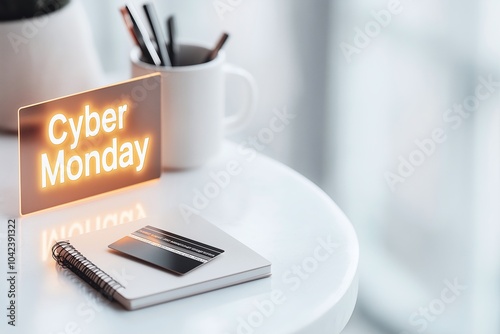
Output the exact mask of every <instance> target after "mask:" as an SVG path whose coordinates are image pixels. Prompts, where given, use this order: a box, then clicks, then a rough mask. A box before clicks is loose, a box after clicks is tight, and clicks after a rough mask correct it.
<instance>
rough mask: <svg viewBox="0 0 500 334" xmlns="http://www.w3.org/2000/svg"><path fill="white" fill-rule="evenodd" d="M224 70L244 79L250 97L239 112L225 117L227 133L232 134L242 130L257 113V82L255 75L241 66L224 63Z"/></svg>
mask: <svg viewBox="0 0 500 334" xmlns="http://www.w3.org/2000/svg"><path fill="white" fill-rule="evenodd" d="M222 70H223V71H224V73H225V74H226V75H228V74H232V75H235V76H237V77H240V78H241V79H243V81H244V82H245V83H246V88H247V91H248V99H247V103H246V106H245V107H244V108H242V109H241V110H240V111H239V112H238V113H237V114H235V115H231V116H227V117H226V118H225V119H224V128H225V130H226V134H232V133H235V132H237V131H239V130H241V129H242V128H243V127H244V126H245V125H247V124H248V122H249V121H250V120H251V119H252V117H253V115H254V114H255V109H256V106H257V94H258V91H257V84H256V83H255V79H254V78H253V76H252V75H251V74H250V73H248V72H247V71H246V70H244V69H242V68H241V67H238V66H235V65H232V64H224V65H223V67H222Z"/></svg>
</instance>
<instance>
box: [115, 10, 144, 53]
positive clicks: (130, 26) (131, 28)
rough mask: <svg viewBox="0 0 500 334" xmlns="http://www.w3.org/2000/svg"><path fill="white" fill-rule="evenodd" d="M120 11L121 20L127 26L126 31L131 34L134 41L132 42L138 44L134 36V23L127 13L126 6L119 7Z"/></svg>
mask: <svg viewBox="0 0 500 334" xmlns="http://www.w3.org/2000/svg"><path fill="white" fill-rule="evenodd" d="M120 13H122V17H123V21H125V25H126V26H127V29H128V32H129V33H130V36H132V40H133V41H134V44H135V45H137V46H139V41H138V40H137V37H135V33H134V25H133V23H132V20H131V19H130V15H129V14H128V11H127V8H125V7H121V8H120ZM139 47H140V46H139Z"/></svg>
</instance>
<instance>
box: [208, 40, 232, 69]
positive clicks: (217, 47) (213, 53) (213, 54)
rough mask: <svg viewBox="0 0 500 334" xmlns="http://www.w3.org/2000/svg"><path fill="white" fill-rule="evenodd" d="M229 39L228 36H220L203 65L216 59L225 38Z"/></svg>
mask: <svg viewBox="0 0 500 334" xmlns="http://www.w3.org/2000/svg"><path fill="white" fill-rule="evenodd" d="M228 37H229V34H227V33H223V34H222V36H221V37H220V38H219V41H218V42H217V45H215V47H214V48H213V49H212V50H211V51H210V52H209V53H208V55H207V57H206V58H205V61H204V63H206V62H209V61H211V60H214V59H215V57H217V54H218V53H219V50H220V49H222V47H223V46H224V43H226V41H227V38H228Z"/></svg>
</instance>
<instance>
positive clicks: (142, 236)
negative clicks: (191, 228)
mask: <svg viewBox="0 0 500 334" xmlns="http://www.w3.org/2000/svg"><path fill="white" fill-rule="evenodd" d="M108 247H109V248H111V249H114V250H116V251H118V252H121V253H124V254H127V255H129V256H132V257H134V258H136V259H139V260H142V261H145V262H147V263H150V264H153V265H155V266H158V267H160V268H163V269H166V270H168V271H171V272H173V273H176V274H179V275H184V274H186V273H188V272H190V271H191V270H193V269H195V268H198V267H199V266H201V265H203V264H205V263H207V262H210V261H212V260H213V259H214V258H216V257H217V256H219V255H220V254H222V253H224V250H222V249H220V248H217V247H214V246H210V245H207V244H204V243H202V242H199V241H196V240H193V239H189V238H186V237H183V236H181V235H178V234H175V233H171V232H168V231H165V230H162V229H159V228H156V227H153V226H151V225H147V226H145V227H143V228H141V229H139V230H137V231H135V232H132V233H131V234H129V235H127V236H125V237H123V238H121V239H120V240H118V241H115V242H114V243H112V244H110V245H109V246H108Z"/></svg>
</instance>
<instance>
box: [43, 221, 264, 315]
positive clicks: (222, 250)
mask: <svg viewBox="0 0 500 334" xmlns="http://www.w3.org/2000/svg"><path fill="white" fill-rule="evenodd" d="M109 245H112V247H114V248H116V249H120V248H122V249H121V251H117V250H114V249H111V248H109V247H108V246H109ZM122 251H125V253H126V252H128V255H126V254H125V253H123V252H122ZM53 257H54V259H55V260H56V261H57V262H58V263H59V264H60V265H63V266H65V267H67V268H68V269H69V270H71V271H73V272H75V273H76V274H77V275H79V276H80V278H82V279H83V280H85V281H86V282H87V283H89V284H90V285H91V286H93V287H94V288H96V289H97V290H99V291H100V292H101V293H103V294H104V295H105V296H107V297H108V298H110V299H113V300H116V301H118V302H119V303H120V304H122V305H123V306H124V307H125V308H126V309H128V310H134V309H138V308H142V307H146V306H151V305H155V304H159V303H164V302H168V301H171V300H174V299H179V298H183V297H187V296H192V295H195V294H199V293H203V292H207V291H211V290H215V289H220V288H224V287H228V286H231V285H235V284H239V283H243V282H247V281H250V280H254V279H258V278H263V277H267V276H269V275H271V263H270V262H269V261H268V260H266V259H265V258H263V257H262V256H260V255H259V254H257V253H256V252H254V251H253V250H252V249H250V248H249V247H247V246H245V245H244V244H242V243H241V242H239V241H238V240H236V239H234V238H233V237H231V236H230V235H228V234H227V233H225V232H224V231H222V230H221V229H219V228H218V227H216V226H215V225H213V224H212V223H210V222H208V221H207V220H205V219H203V218H202V217H199V216H194V215H193V216H191V217H190V221H189V223H187V222H185V221H183V220H182V219H179V218H177V217H176V216H171V217H168V216H165V217H161V218H151V217H147V218H144V219H140V220H138V221H135V222H131V223H127V224H124V225H120V226H116V227H111V228H107V229H104V230H100V231H97V232H92V233H88V234H83V235H78V236H75V237H71V238H70V239H69V240H67V241H60V242H58V243H56V244H55V245H54V247H53ZM144 258H146V259H147V260H152V261H144V260H141V259H144ZM155 261H156V262H155ZM151 262H153V263H151ZM165 268H169V269H168V270H167V269H165Z"/></svg>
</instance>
